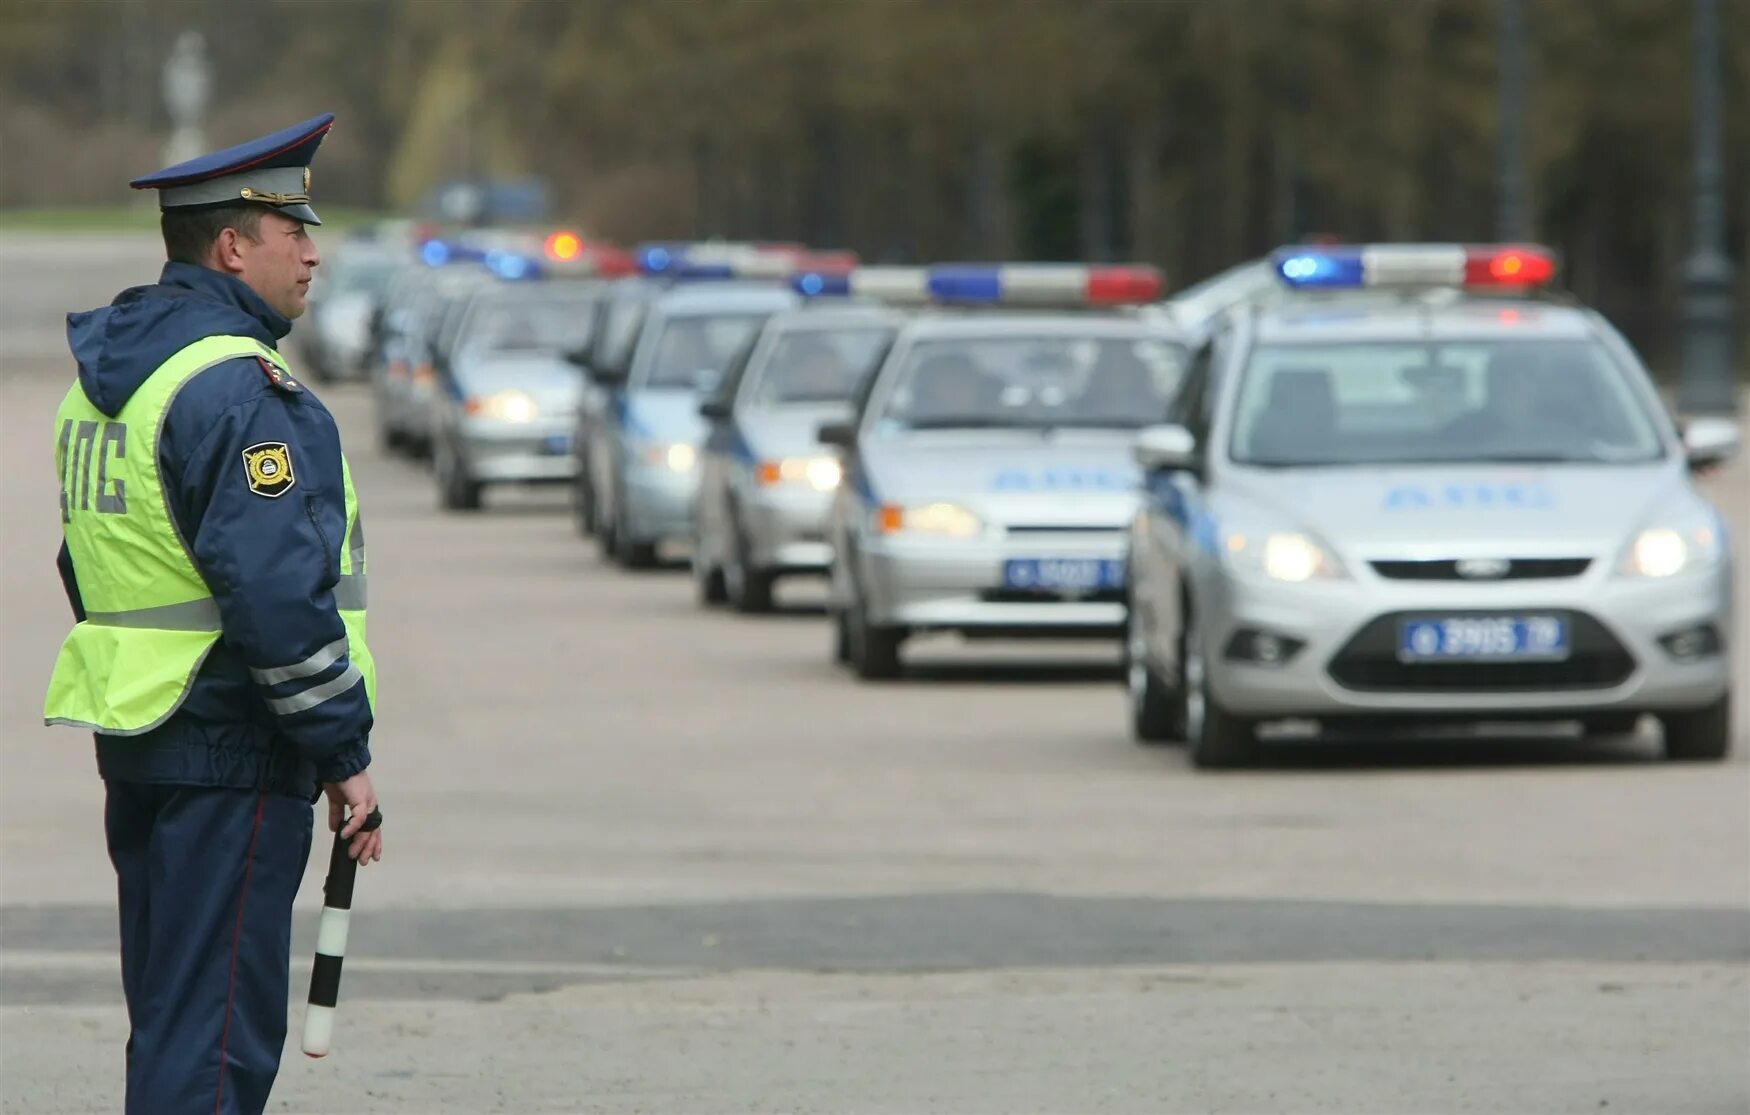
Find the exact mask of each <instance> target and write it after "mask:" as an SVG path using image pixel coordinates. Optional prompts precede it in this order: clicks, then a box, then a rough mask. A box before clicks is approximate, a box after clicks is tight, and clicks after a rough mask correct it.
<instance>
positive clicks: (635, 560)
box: [607, 519, 656, 569]
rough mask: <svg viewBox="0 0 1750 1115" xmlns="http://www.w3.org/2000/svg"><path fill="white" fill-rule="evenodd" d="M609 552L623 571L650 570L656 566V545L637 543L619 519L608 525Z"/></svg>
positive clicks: (652, 543)
mask: <svg viewBox="0 0 1750 1115" xmlns="http://www.w3.org/2000/svg"><path fill="white" fill-rule="evenodd" d="M607 551H608V556H609V557H611V558H613V559H614V564H616V565H618V566H619V567H620V568H622V569H649V568H651V567H652V566H654V565H655V564H656V543H654V542H639V541H636V540H635V539H633V538H632V536H631V535H629V534H627V533H626V531H625V528H623V527H622V526H621V525H620V522H619V520H617V519H616V520H615V521H613V522H611V523H609V524H608V536H607Z"/></svg>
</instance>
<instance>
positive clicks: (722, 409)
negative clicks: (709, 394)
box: [699, 397, 731, 421]
mask: <svg viewBox="0 0 1750 1115" xmlns="http://www.w3.org/2000/svg"><path fill="white" fill-rule="evenodd" d="M730 409H731V408H730V406H729V400H728V399H719V398H715V397H713V398H709V399H705V400H703V401H701V402H700V403H699V417H701V418H708V419H712V420H714V421H722V420H723V419H726V418H728V417H729V412H730Z"/></svg>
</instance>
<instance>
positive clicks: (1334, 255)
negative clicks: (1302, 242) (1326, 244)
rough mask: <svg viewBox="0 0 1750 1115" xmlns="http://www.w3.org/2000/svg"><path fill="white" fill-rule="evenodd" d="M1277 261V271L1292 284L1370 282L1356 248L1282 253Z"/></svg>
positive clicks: (1277, 256)
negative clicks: (1367, 279) (1367, 280)
mask: <svg viewBox="0 0 1750 1115" xmlns="http://www.w3.org/2000/svg"><path fill="white" fill-rule="evenodd" d="M1274 262H1275V264H1276V273H1277V274H1279V275H1281V276H1282V279H1283V281H1284V282H1286V283H1288V284H1289V285H1290V286H1297V287H1359V286H1364V285H1365V284H1366V270H1365V268H1364V267H1363V266H1362V262H1361V253H1360V252H1359V251H1356V250H1353V249H1350V250H1347V251H1344V250H1334V251H1304V250H1303V251H1290V252H1278V253H1277V255H1276V259H1275V261H1274Z"/></svg>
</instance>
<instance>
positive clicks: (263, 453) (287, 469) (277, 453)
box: [243, 441, 298, 499]
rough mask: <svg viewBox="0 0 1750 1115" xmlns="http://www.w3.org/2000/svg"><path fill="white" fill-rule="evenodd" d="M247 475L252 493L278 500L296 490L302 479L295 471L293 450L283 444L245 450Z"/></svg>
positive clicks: (274, 442) (245, 473)
mask: <svg viewBox="0 0 1750 1115" xmlns="http://www.w3.org/2000/svg"><path fill="white" fill-rule="evenodd" d="M243 476H244V479H245V480H247V481H248V482H249V490H250V491H252V492H254V493H255V494H256V495H258V496H265V497H267V498H268V499H278V498H279V497H280V496H283V495H285V494H286V493H287V492H289V491H291V490H292V485H293V484H296V483H297V482H298V477H297V475H296V474H295V473H293V472H292V450H291V447H290V446H289V445H287V444H286V443H285V442H283V441H263V442H258V443H256V444H255V445H251V446H250V447H249V448H247V449H245V450H244V451H243Z"/></svg>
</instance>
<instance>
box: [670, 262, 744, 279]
mask: <svg viewBox="0 0 1750 1115" xmlns="http://www.w3.org/2000/svg"><path fill="white" fill-rule="evenodd" d="M673 275H674V277H675V278H677V279H733V278H735V268H734V267H731V266H730V265H729V264H727V263H688V262H687V261H686V260H685V259H682V260H679V261H677V262H676V263H675V265H674V270H673Z"/></svg>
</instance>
